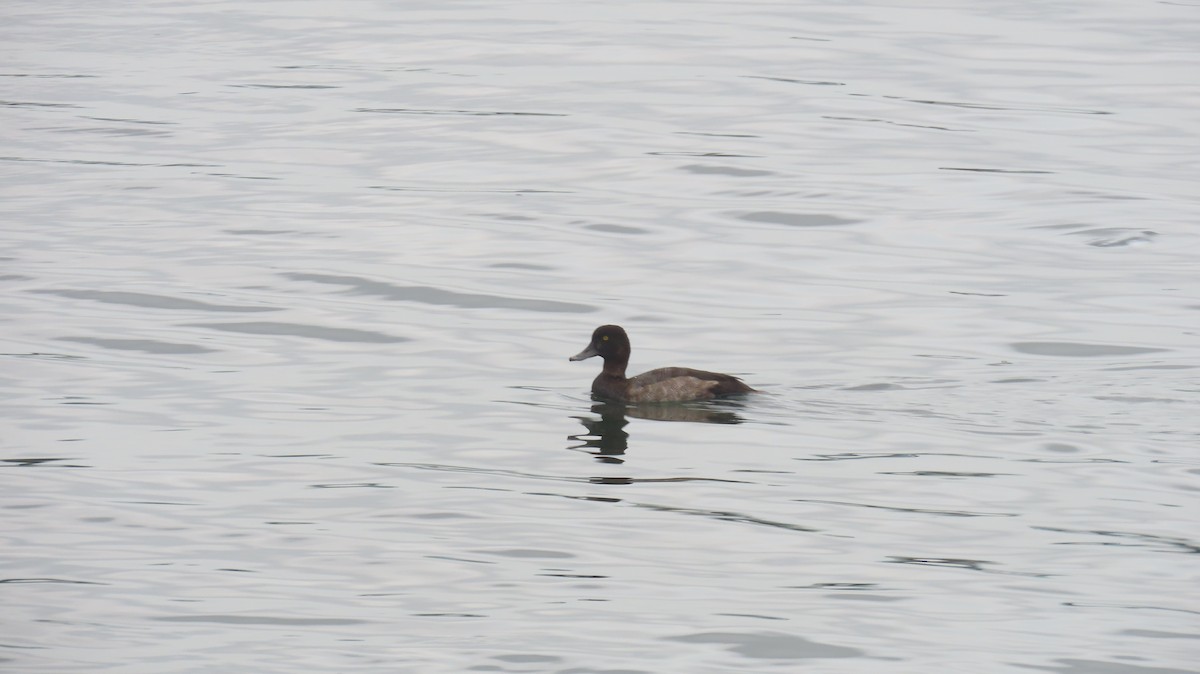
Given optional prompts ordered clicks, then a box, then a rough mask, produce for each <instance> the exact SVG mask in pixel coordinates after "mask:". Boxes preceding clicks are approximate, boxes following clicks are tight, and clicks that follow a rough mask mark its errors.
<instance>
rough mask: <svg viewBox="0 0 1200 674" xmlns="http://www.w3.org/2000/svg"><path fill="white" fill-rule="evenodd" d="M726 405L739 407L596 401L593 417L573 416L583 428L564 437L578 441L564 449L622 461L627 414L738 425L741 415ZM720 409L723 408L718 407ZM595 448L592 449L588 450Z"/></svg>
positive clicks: (627, 423) (724, 403) (721, 404)
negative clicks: (581, 430) (580, 450)
mask: <svg viewBox="0 0 1200 674" xmlns="http://www.w3.org/2000/svg"><path fill="white" fill-rule="evenodd" d="M730 407H741V405H740V404H738V403H736V402H734V401H719V402H708V403H697V404H696V405H695V406H692V405H663V404H648V405H626V404H624V403H618V402H609V401H598V402H596V403H595V404H593V405H592V409H591V411H592V414H596V415H599V417H600V418H599V419H597V418H595V417H582V416H579V417H577V416H573V417H571V418H572V419H575V420H576V421H578V422H579V423H581V424H583V427H584V428H585V429H587V430H586V432H584V433H579V434H576V435H568V436H567V439H568V440H572V441H575V442H578V443H580V444H577V445H571V446H569V447H568V449H585V450H587V451H589V452H590V453H591V454H592V455H594V456H595V457H596V459H597V460H599V461H603V462H605V463H624V461H625V460H624V459H622V458H620V457H621V455H623V454H624V453H625V450H627V449H629V433H627V432H625V426H627V425H629V419H628V418H627V417H634V418H636V419H650V420H652V421H690V422H693V423H702V424H740V423H742V421H744V420H743V419H742V417H741V416H740V415H739V414H737V413H736V412H733V411H731V410H730V409H728V408H730ZM722 408H724V409H722ZM592 450H595V451H592Z"/></svg>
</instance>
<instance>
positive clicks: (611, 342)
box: [570, 325, 754, 403]
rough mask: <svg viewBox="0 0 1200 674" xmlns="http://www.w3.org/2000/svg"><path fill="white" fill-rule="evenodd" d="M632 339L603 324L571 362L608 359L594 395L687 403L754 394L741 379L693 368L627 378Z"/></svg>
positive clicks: (664, 369) (594, 386) (667, 369)
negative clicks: (595, 358) (593, 358)
mask: <svg viewBox="0 0 1200 674" xmlns="http://www.w3.org/2000/svg"><path fill="white" fill-rule="evenodd" d="M629 352H630V347H629V336H628V335H626V334H625V330H624V329H623V328H622V327H621V326H619V325H602V326H600V327H598V328H596V330H595V332H593V333H592V341H591V343H589V344H588V346H587V348H586V349H584V350H583V351H580V352H579V353H577V354H575V355H574V356H571V358H570V360H584V359H586V358H591V357H592V356H600V357H601V358H603V359H604V369H603V370H602V371H601V372H600V375H599V376H597V377H596V378H595V379H594V380H593V381H592V393H594V394H595V395H597V396H598V397H601V398H606V399H609V400H618V401H621V402H631V403H666V402H686V401H689V400H711V399H713V398H719V397H721V396H727V395H734V394H738V393H753V392H754V389H753V388H750V387H749V386H747V385H746V383H745V382H743V381H742V380H741V379H738V378H737V377H735V376H733V375H730V374H721V373H719V372H706V371H704V370H693V369H692V368H690V367H660V368H658V369H657V370H650V371H649V372H644V373H642V374H639V375H637V376H636V377H626V376H625V369H626V367H628V365H629Z"/></svg>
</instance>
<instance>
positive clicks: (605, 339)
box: [600, 335, 608, 342]
mask: <svg viewBox="0 0 1200 674" xmlns="http://www.w3.org/2000/svg"><path fill="white" fill-rule="evenodd" d="M600 339H603V340H604V341H606V342H607V341H608V335H604V336H603V337H601V338H600Z"/></svg>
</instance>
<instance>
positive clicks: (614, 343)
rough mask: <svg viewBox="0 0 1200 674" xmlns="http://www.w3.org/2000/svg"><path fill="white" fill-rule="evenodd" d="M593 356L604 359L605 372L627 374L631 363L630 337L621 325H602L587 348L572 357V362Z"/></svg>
mask: <svg viewBox="0 0 1200 674" xmlns="http://www.w3.org/2000/svg"><path fill="white" fill-rule="evenodd" d="M592 356H600V357H601V358H603V359H604V371H605V372H612V373H614V374H615V373H619V374H622V375H624V374H625V366H626V365H627V364H628V363H629V336H628V335H626V334H625V330H624V328H622V327H621V326H619V325H601V326H600V327H598V328H596V331H595V332H593V333H592V341H591V343H590V344H588V345H587V348H586V349H584V350H583V351H580V352H579V353H577V354H575V355H574V356H571V358H570V359H571V360H584V359H586V358H591V357H592Z"/></svg>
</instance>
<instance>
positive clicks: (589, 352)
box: [567, 344, 600, 360]
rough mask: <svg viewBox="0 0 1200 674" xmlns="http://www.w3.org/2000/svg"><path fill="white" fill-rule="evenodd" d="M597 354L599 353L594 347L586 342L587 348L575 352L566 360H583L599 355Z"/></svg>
mask: <svg viewBox="0 0 1200 674" xmlns="http://www.w3.org/2000/svg"><path fill="white" fill-rule="evenodd" d="M599 355H600V354H598V353H596V347H595V346H593V345H591V344H588V348H586V349H584V350H583V351H580V352H579V353H577V354H575V355H574V356H571V357H570V358H568V359H567V360H584V359H587V358H591V357H592V356H599Z"/></svg>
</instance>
